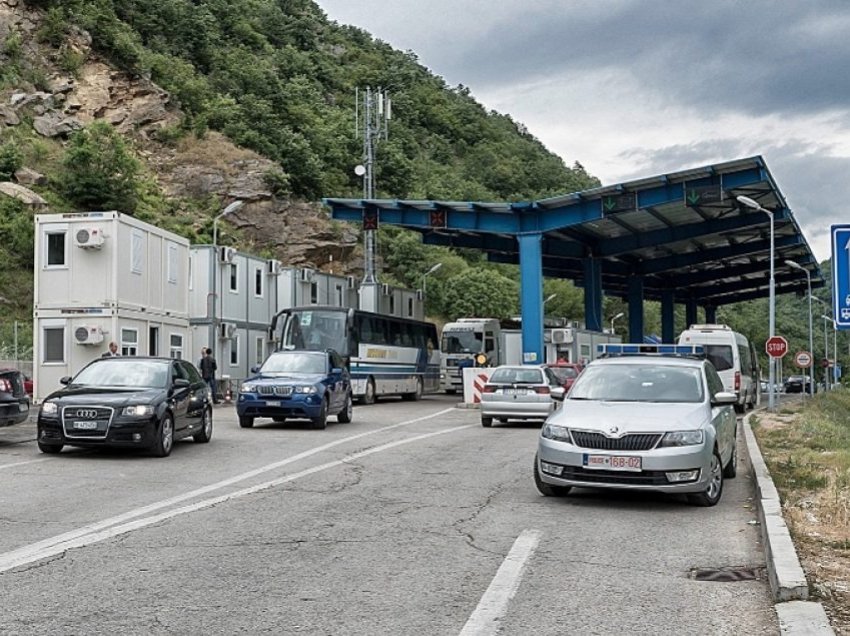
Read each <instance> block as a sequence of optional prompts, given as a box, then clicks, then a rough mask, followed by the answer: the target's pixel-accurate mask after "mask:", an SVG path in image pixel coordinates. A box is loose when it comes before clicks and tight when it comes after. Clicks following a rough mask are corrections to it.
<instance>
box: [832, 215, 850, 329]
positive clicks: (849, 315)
mask: <svg viewBox="0 0 850 636" xmlns="http://www.w3.org/2000/svg"><path fill="white" fill-rule="evenodd" d="M832 313H833V317H834V319H835V326H836V327H837V328H838V329H850V225H833V226H832Z"/></svg>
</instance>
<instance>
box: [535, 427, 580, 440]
mask: <svg viewBox="0 0 850 636" xmlns="http://www.w3.org/2000/svg"><path fill="white" fill-rule="evenodd" d="M540 434H541V435H542V436H543V437H545V438H546V439H554V440H556V441H558V442H569V443H570V444H572V442H573V440H572V438H571V437H570V429H568V428H567V427H566V426H558V425H557V424H544V425H543V428H542V429H541V431H540Z"/></svg>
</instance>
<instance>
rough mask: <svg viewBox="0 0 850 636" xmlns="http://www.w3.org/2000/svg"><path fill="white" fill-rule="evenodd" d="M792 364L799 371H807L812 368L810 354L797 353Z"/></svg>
mask: <svg viewBox="0 0 850 636" xmlns="http://www.w3.org/2000/svg"><path fill="white" fill-rule="evenodd" d="M794 364H796V365H797V366H798V367H800V368H801V369H808V368H809V367H810V366H812V354H811V353H809V352H808V351H798V352H797V355H795V356H794Z"/></svg>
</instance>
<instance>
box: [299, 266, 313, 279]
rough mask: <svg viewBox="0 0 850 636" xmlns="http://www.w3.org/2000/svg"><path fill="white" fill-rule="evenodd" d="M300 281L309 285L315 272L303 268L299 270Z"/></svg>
mask: <svg viewBox="0 0 850 636" xmlns="http://www.w3.org/2000/svg"><path fill="white" fill-rule="evenodd" d="M298 280H300V281H301V282H302V283H309V282H310V281H311V280H313V270H312V269H310V268H308V267H302V268H301V269H299V270H298Z"/></svg>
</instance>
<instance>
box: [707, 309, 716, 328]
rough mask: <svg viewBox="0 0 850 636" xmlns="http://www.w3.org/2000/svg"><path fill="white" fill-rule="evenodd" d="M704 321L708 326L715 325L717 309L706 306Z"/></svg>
mask: <svg viewBox="0 0 850 636" xmlns="http://www.w3.org/2000/svg"><path fill="white" fill-rule="evenodd" d="M705 321H706V322H707V323H709V324H715V323H716V322H717V307H712V306H711V305H706V307H705Z"/></svg>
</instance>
